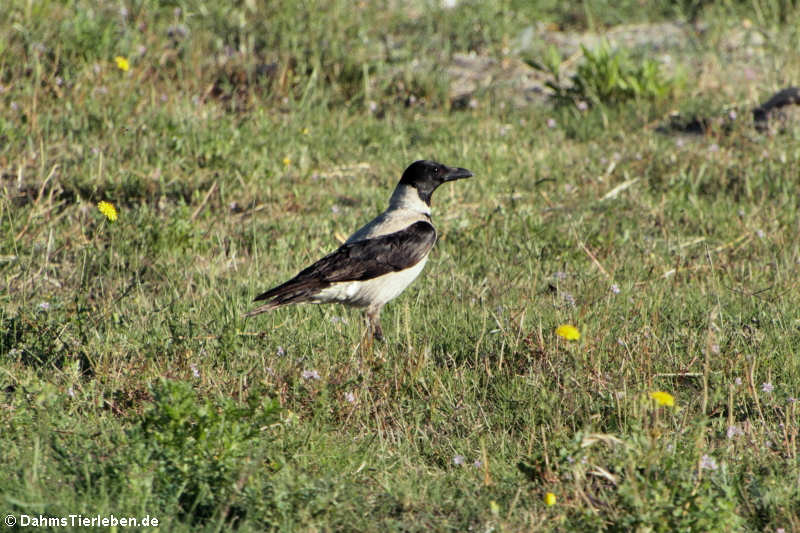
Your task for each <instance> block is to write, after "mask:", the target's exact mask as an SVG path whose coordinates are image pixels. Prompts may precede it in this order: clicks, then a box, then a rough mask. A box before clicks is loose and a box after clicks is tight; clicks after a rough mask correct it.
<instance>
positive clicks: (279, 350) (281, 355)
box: [275, 346, 286, 357]
mask: <svg viewBox="0 0 800 533" xmlns="http://www.w3.org/2000/svg"><path fill="white" fill-rule="evenodd" d="M275 354H277V356H278V357H283V356H284V355H286V350H284V349H283V346H278V349H277V350H275Z"/></svg>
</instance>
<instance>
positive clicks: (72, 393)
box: [67, 387, 75, 398]
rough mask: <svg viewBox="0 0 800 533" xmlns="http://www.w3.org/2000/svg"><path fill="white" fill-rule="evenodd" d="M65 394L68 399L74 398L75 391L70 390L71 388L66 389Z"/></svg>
mask: <svg viewBox="0 0 800 533" xmlns="http://www.w3.org/2000/svg"><path fill="white" fill-rule="evenodd" d="M67 394H68V395H69V397H70V398H74V397H75V391H74V390H73V389H72V387H70V388H68V389H67Z"/></svg>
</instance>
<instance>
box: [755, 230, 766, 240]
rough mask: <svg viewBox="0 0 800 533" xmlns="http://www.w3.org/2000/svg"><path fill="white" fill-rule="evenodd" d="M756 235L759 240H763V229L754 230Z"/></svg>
mask: <svg viewBox="0 0 800 533" xmlns="http://www.w3.org/2000/svg"><path fill="white" fill-rule="evenodd" d="M756 235H757V236H758V238H759V239H763V238H764V230H763V229H757V230H756Z"/></svg>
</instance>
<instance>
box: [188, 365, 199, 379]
mask: <svg viewBox="0 0 800 533" xmlns="http://www.w3.org/2000/svg"><path fill="white" fill-rule="evenodd" d="M189 368H190V369H191V370H192V376H194V377H195V379H199V378H200V371H199V370H198V369H197V365H196V364H194V363H190V364H189Z"/></svg>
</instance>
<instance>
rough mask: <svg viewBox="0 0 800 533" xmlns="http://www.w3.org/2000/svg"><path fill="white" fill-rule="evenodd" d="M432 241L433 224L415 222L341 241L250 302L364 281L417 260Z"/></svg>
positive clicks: (303, 297)
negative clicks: (334, 247) (395, 230)
mask: <svg viewBox="0 0 800 533" xmlns="http://www.w3.org/2000/svg"><path fill="white" fill-rule="evenodd" d="M435 243H436V230H435V229H434V227H433V225H432V224H431V223H430V222H426V221H419V222H415V223H414V224H411V225H410V226H408V227H407V228H405V229H403V230H400V231H397V232H395V233H389V234H388V235H381V236H380V237H375V238H372V239H366V240H363V241H356V242H351V243H347V244H343V245H342V246H340V247H339V249H338V250H336V251H335V252H333V253H331V254H329V255H326V256H325V257H323V258H322V259H320V260H319V261H317V262H316V263H314V264H313V265H311V266H310V267H308V268H306V269H305V270H303V271H302V272H300V273H299V274H297V276H295V277H294V278H292V279H290V280H289V281H287V282H286V283H283V284H281V285H279V286H277V287H275V288H273V289H270V290H268V291H267V292H265V293H263V294H261V295H259V296H258V297H256V298H255V300H254V301H258V300H269V299H274V300H275V302H274V303H275V306H278V305H283V304H287V303H294V302H303V301H308V299H309V297H310V296H312V295H313V294H315V293H316V292H317V291H319V290H321V289H324V288H326V287H329V286H330V285H331V284H332V283H337V282H344V281H365V280H369V279H373V278H377V277H378V276H383V275H384V274H388V273H390V272H397V271H399V270H405V269H407V268H411V267H412V266H414V265H416V264H417V263H419V262H420V261H421V260H422V259H423V258H424V257H425V256H426V255H427V254H428V252H430V250H431V248H432V247H433V245H434V244H435Z"/></svg>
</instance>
